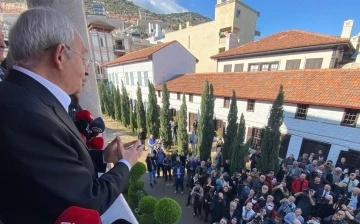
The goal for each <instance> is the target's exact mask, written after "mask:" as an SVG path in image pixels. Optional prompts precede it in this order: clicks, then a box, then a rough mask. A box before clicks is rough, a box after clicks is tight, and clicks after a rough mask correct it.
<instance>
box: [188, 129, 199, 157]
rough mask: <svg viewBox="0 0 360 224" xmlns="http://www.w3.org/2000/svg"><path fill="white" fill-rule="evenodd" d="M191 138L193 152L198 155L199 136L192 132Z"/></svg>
mask: <svg viewBox="0 0 360 224" xmlns="http://www.w3.org/2000/svg"><path fill="white" fill-rule="evenodd" d="M189 138H190V145H191V152H193V153H196V146H197V141H198V136H197V135H196V134H195V131H193V132H191V135H190V136H189Z"/></svg>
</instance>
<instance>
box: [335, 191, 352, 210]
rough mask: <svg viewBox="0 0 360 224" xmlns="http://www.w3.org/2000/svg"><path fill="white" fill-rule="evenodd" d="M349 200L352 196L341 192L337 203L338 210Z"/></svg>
mask: <svg viewBox="0 0 360 224" xmlns="http://www.w3.org/2000/svg"><path fill="white" fill-rule="evenodd" d="M349 202H350V198H347V197H346V195H343V194H340V195H339V197H338V201H337V203H336V207H337V210H338V209H340V208H341V206H342V205H347V204H348V203H349Z"/></svg>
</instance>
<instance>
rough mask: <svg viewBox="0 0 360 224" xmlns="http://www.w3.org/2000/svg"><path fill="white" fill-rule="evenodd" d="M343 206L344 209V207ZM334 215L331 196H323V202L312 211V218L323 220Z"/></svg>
mask: <svg viewBox="0 0 360 224" xmlns="http://www.w3.org/2000/svg"><path fill="white" fill-rule="evenodd" d="M344 206H345V207H346V205H344ZM334 213H335V209H334V201H333V196H331V195H327V196H325V200H323V201H322V202H321V203H320V204H319V203H318V204H316V206H315V208H314V211H313V216H315V217H320V218H321V219H324V218H326V217H329V216H330V215H332V214H334Z"/></svg>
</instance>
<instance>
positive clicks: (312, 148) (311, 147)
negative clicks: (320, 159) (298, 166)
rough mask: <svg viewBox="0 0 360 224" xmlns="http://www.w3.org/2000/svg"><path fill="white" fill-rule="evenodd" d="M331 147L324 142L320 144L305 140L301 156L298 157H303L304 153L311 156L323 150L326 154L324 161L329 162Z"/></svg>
mask: <svg viewBox="0 0 360 224" xmlns="http://www.w3.org/2000/svg"><path fill="white" fill-rule="evenodd" d="M330 147H331V145H330V144H328V143H324V142H318V141H314V140H310V139H305V138H304V139H303V142H302V144H301V149H300V154H299V155H298V156H301V155H302V154H304V153H307V154H309V155H310V153H315V154H316V153H318V151H319V150H322V152H323V154H324V160H325V161H326V160H327V157H328V155H329V151H330Z"/></svg>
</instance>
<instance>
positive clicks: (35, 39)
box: [9, 7, 78, 67]
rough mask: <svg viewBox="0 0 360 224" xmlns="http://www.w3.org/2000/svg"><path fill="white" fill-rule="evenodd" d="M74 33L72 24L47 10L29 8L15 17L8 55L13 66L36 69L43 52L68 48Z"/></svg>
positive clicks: (61, 15)
mask: <svg viewBox="0 0 360 224" xmlns="http://www.w3.org/2000/svg"><path fill="white" fill-rule="evenodd" d="M76 33H78V32H77V31H76V29H75V28H74V26H73V24H72V23H71V22H70V21H69V19H68V18H67V17H65V16H64V15H63V14H61V13H60V12H58V11H56V10H55V9H53V8H50V7H36V8H31V9H29V10H27V11H25V12H23V13H21V15H20V16H19V18H18V20H17V21H16V23H15V24H14V25H13V26H12V28H11V30H10V33H9V45H10V46H9V53H10V54H11V56H12V57H13V59H14V61H15V63H16V64H20V65H25V66H29V67H31V66H34V65H36V64H37V63H38V62H39V61H40V59H41V56H42V55H43V54H44V51H45V50H46V49H49V48H52V47H56V46H57V45H58V44H65V45H67V46H71V43H72V41H73V40H74V39H75V35H76Z"/></svg>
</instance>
